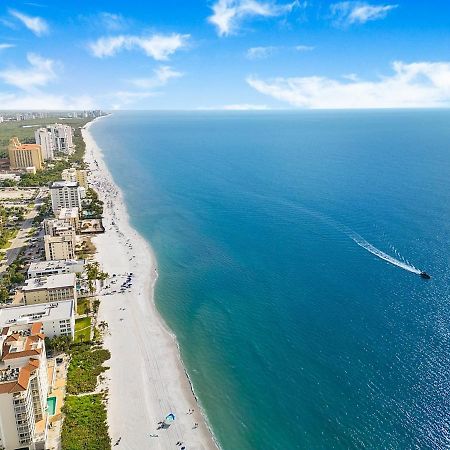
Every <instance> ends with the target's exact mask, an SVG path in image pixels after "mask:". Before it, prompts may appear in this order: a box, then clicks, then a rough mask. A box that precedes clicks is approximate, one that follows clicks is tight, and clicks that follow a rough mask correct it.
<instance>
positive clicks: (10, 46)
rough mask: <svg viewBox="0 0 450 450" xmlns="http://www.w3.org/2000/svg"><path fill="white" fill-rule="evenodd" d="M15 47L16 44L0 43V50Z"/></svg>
mask: <svg viewBox="0 0 450 450" xmlns="http://www.w3.org/2000/svg"><path fill="white" fill-rule="evenodd" d="M13 47H15V45H14V44H0V50H6V49H7V48H13Z"/></svg>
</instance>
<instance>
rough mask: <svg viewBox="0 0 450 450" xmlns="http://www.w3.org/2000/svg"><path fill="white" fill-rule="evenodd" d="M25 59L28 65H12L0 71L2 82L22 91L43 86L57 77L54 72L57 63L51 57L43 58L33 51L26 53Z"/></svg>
mask: <svg viewBox="0 0 450 450" xmlns="http://www.w3.org/2000/svg"><path fill="white" fill-rule="evenodd" d="M27 61H28V63H29V67H26V68H16V67H12V68H9V69H5V70H2V71H0V79H1V80H3V82H4V83H6V84H9V85H11V86H15V87H17V88H19V89H22V90H24V91H32V90H33V89H34V88H36V87H38V86H45V85H47V84H48V83H49V82H50V81H53V80H54V79H56V78H57V75H56V72H55V67H56V66H57V63H56V62H55V61H53V60H52V59H48V58H43V57H42V56H39V55H37V54H35V53H28V54H27Z"/></svg>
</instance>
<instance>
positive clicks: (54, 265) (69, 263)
mask: <svg viewBox="0 0 450 450" xmlns="http://www.w3.org/2000/svg"><path fill="white" fill-rule="evenodd" d="M84 262H85V261H84V259H80V260H76V259H60V260H57V261H38V262H33V263H31V264H30V267H29V269H28V272H41V271H43V270H58V269H64V268H66V267H73V266H77V265H81V264H84Z"/></svg>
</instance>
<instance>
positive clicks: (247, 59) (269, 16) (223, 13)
mask: <svg viewBox="0 0 450 450" xmlns="http://www.w3.org/2000/svg"><path fill="white" fill-rule="evenodd" d="M449 16H450V3H448V2H445V1H443V0H439V1H436V2H433V4H432V5H431V4H430V2H426V1H415V0H414V1H405V0H403V1H382V2H380V1H337V2H331V1H319V0H317V1H314V0H310V1H300V0H294V1H285V0H277V1H276V0H201V1H200V0H196V1H189V2H180V1H176V0H167V1H164V2H162V1H150V2H148V3H146V4H143V3H142V2H132V1H131V2H118V1H105V0H100V1H96V2H92V4H83V5H82V6H80V5H74V4H67V3H61V2H55V1H42V2H41V1H38V2H26V1H10V2H5V3H4V4H3V5H2V7H1V9H0V109H34V110H42V109H76V110H79V109H92V108H102V109H107V110H114V109H193V110H210V109H219V110H266V109H286V108H300V109H301V108H403V107H448V106H450V30H449V29H448V17H449Z"/></svg>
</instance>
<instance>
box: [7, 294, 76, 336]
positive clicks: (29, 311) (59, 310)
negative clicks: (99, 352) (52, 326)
mask: <svg viewBox="0 0 450 450" xmlns="http://www.w3.org/2000/svg"><path fill="white" fill-rule="evenodd" d="M73 314H74V304H73V300H64V301H61V302H53V303H38V304H36V305H28V306H13V307H11V308H2V309H0V328H1V327H3V329H4V328H5V327H7V328H9V329H11V330H14V329H15V328H16V327H19V326H23V325H26V324H35V323H39V322H43V321H49V320H62V319H67V318H68V317H71V316H72V315H73ZM35 331H36V330H35Z"/></svg>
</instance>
